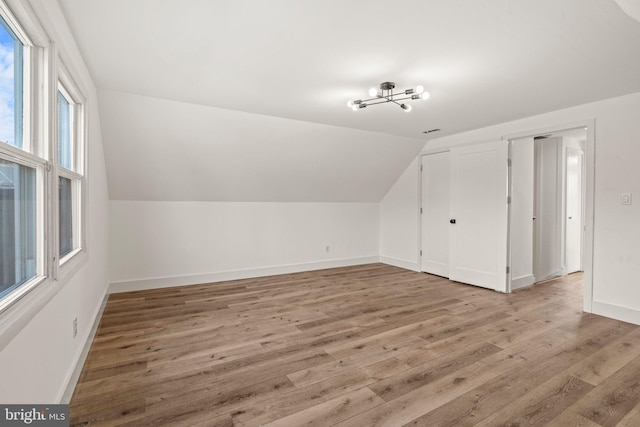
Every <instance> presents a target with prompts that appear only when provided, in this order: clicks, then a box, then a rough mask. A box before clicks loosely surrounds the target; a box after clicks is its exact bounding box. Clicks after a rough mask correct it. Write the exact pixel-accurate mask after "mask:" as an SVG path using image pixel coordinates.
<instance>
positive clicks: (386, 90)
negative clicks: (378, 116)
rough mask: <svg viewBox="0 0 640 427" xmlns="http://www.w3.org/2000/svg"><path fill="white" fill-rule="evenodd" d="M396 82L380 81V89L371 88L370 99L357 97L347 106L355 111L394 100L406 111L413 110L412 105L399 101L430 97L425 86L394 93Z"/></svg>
mask: <svg viewBox="0 0 640 427" xmlns="http://www.w3.org/2000/svg"><path fill="white" fill-rule="evenodd" d="M395 87H396V84H395V83H394V82H382V83H380V90H378V89H376V88H375V87H372V88H371V89H369V96H371V98H369V99H357V100H355V101H354V100H350V101H349V102H347V106H348V107H349V108H351V109H352V110H353V111H358V110H359V109H361V108H366V107H368V106H369V105H376V104H386V103H387V102H393V103H394V104H396V105H398V106H400V108H402V109H403V110H404V111H405V112H407V113H408V112H409V111H411V105H409V104H405V103H401V102H399V101H405V100H407V99H429V92H425V91H424V87H422V86H416V87H415V89H413V88H411V89H406V90H403V91H401V92H396V93H393V89H395Z"/></svg>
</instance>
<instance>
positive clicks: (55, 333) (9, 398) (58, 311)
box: [0, 0, 108, 404]
mask: <svg viewBox="0 0 640 427" xmlns="http://www.w3.org/2000/svg"><path fill="white" fill-rule="evenodd" d="M31 3H32V4H33V8H34V9H35V11H36V13H37V15H38V17H39V19H40V20H41V22H42V25H43V26H44V27H45V30H46V32H47V33H48V35H49V37H51V39H52V40H54V41H55V42H56V44H57V46H58V49H59V50H60V54H61V55H62V56H63V58H66V65H67V66H68V67H70V68H74V69H75V70H76V71H77V72H78V73H79V79H80V80H81V82H80V83H81V84H82V85H83V86H84V87H85V88H87V90H88V93H86V94H85V95H87V97H88V100H87V102H88V115H89V116H88V121H89V133H88V168H87V184H88V189H87V202H88V203H87V227H86V232H87V236H86V245H87V254H88V256H87V258H86V262H85V263H84V264H82V265H81V266H80V267H79V268H78V269H77V270H75V271H74V272H72V273H71V274H69V275H67V276H61V277H60V280H59V281H58V282H57V283H56V284H53V283H46V284H45V285H43V286H51V287H54V286H55V287H56V288H58V287H60V288H61V289H60V290H59V292H58V293H57V294H55V296H53V298H52V299H50V300H49V301H48V303H46V305H45V306H44V307H43V308H42V309H41V310H40V311H39V312H38V313H37V314H36V315H35V317H33V318H31V319H30V320H28V323H26V325H24V327H22V328H21V329H20V330H19V332H17V335H15V336H14V337H13V338H12V339H11V341H9V343H8V344H7V345H6V346H5V347H3V348H2V350H1V351H0V378H1V380H0V402H2V403H43V404H44V403H58V402H59V401H60V400H61V398H62V395H63V393H64V391H65V388H66V386H67V383H68V381H69V378H70V377H71V375H72V372H73V370H74V368H75V365H76V362H77V360H78V359H79V357H80V355H81V353H82V350H83V346H84V343H85V341H86V339H87V337H88V336H89V333H90V330H91V327H92V324H93V320H94V319H95V317H96V314H97V313H98V311H99V309H100V306H101V303H102V301H103V298H104V295H105V291H106V287H107V284H108V271H107V261H108V259H107V256H108V255H107V254H108V248H107V246H108V239H107V232H108V195H107V193H108V192H107V181H106V173H105V166H104V156H103V151H102V139H101V133H100V119H99V115H98V104H97V100H96V95H95V88H94V86H93V83H92V81H91V77H90V76H89V74H88V72H87V70H86V68H85V66H84V63H83V61H82V58H81V56H80V54H79V52H78V51H77V48H76V46H75V44H74V41H73V39H72V38H71V34H70V33H69V31H68V28H67V26H66V23H65V21H64V17H63V16H62V14H61V13H60V10H59V8H58V5H57V2H52V1H47V0H31ZM35 292H36V291H33V292H32V294H34V293H35ZM22 302H23V301H21V302H20V303H22ZM20 303H18V304H20ZM14 307H18V305H16V306H14ZM5 314H6V313H3V315H5ZM75 316H77V317H78V335H77V337H76V338H75V339H73V338H72V319H73V318H74V317H75ZM18 323H19V322H18ZM14 326H17V324H16V325H14ZM9 332H11V331H4V332H3V334H8V333H9ZM14 332H15V331H14ZM11 335H12V336H13V335H14V334H13V333H12V334H11ZM2 338H3V339H4V338H5V337H2Z"/></svg>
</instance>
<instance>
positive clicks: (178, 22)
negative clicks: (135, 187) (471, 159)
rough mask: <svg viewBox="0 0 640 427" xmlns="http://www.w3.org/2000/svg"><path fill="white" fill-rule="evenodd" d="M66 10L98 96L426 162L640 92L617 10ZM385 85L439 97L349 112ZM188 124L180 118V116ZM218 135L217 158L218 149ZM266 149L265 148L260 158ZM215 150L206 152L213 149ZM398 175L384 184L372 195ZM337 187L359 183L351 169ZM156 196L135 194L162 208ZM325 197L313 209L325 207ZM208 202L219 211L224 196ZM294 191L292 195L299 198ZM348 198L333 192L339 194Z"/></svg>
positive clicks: (420, 6) (261, 6) (144, 0)
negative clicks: (305, 130) (546, 118)
mask: <svg viewBox="0 0 640 427" xmlns="http://www.w3.org/2000/svg"><path fill="white" fill-rule="evenodd" d="M60 4H61V6H62V9H63V11H64V13H65V16H66V17H67V20H68V22H69V25H70V27H71V29H72V32H73V33H74V35H75V37H76V40H77V43H78V45H79V47H80V50H81V51H82V53H83V55H84V57H85V60H86V62H87V65H88V67H89V69H90V71H91V73H92V75H93V77H94V80H95V83H96V85H97V86H98V88H100V89H103V90H107V91H110V92H112V93H121V94H123V95H122V96H125V95H124V94H126V93H129V94H137V95H143V96H146V97H151V98H156V99H158V102H159V100H160V99H166V100H171V101H179V102H181V103H187V104H198V105H200V106H209V107H216V108H215V109H214V110H211V114H214V113H213V112H214V111H215V114H218V113H220V111H221V110H220V109H229V110H236V111H238V112H245V113H255V114H258V115H266V116H275V117H278V118H284V119H294V120H298V121H303V122H311V123H317V124H325V125H331V126H332V127H333V126H337V127H341V128H351V129H359V130H365V131H371V132H378V133H382V134H386V135H387V137H386V138H387V139H386V140H385V142H379V144H380V146H379V148H380V149H381V152H386V151H388V150H387V148H388V147H393V146H395V145H396V144H397V141H396V140H395V139H394V137H393V136H396V137H406V138H413V139H414V140H413V142H412V143H411V144H413V146H412V148H411V149H410V150H408V151H411V152H415V153H417V152H418V151H419V150H420V148H421V145H422V144H423V143H424V142H426V138H427V137H426V136H425V135H423V134H422V131H424V130H427V129H432V128H441V129H442V132H440V133H439V134H435V135H437V136H444V135H448V134H453V133H459V132H462V131H465V130H470V129H475V128H478V127H483V126H488V125H491V124H496V123H501V122H505V121H508V120H513V119H516V118H521V117H526V116H530V115H535V114H539V113H542V112H546V111H552V110H556V109H560V108H563V107H567V106H572V105H577V104H582V103H586V102H591V101H595V100H599V99H604V98H609V97H613V96H617V95H622V94H626V93H631V92H638V91H640V77H639V76H640V55H638V52H640V23H639V22H638V21H636V20H634V19H632V18H631V17H629V16H628V15H626V14H625V13H624V12H623V11H622V10H621V9H620V8H619V6H618V5H617V4H616V2H615V1H614V0H589V1H585V0H518V1H510V0H438V1H436V0H402V1H398V0H395V1H391V0H348V1H346V0H305V1H301V0H270V1H264V0H60ZM387 80H390V81H395V82H396V83H397V84H398V87H399V88H401V89H404V88H409V87H412V86H416V85H418V84H422V85H424V86H425V88H426V90H428V91H429V92H430V93H431V99H429V100H427V101H417V102H415V103H414V109H413V111H412V112H411V113H408V114H407V113H404V112H403V111H402V110H400V109H399V108H398V107H397V106H392V105H391V104H387V105H379V106H375V107H370V108H367V109H365V110H362V111H358V112H353V111H351V110H349V109H348V108H347V107H346V101H347V100H348V99H351V98H363V97H366V96H367V91H368V89H369V87H371V86H377V85H378V84H379V83H380V82H381V81H387ZM112 98H113V97H112ZM112 101H113V99H111V100H110V101H108V102H103V100H102V99H101V101H100V102H101V104H100V107H101V115H102V116H104V117H103V126H104V127H105V130H104V134H105V146H106V147H107V148H106V149H107V150H109V146H113V145H117V144H120V145H122V147H121V148H123V149H124V148H125V147H126V146H128V144H132V143H136V142H135V141H128V140H127V141H126V144H127V145H125V142H122V141H121V140H120V141H118V140H115V141H114V140H112V139H110V138H107V137H106V136H107V135H116V134H118V123H117V122H112V121H110V119H109V117H114V116H117V115H118V111H117V110H118V108H119V106H118V105H117V104H114V103H113V102H112ZM184 105H186V104H184ZM185 108H186V107H185ZM105 117H106V118H107V119H106V121H105ZM247 117H256V116H247ZM183 118H184V114H180V115H179V116H178V117H176V118H175V120H178V121H181V120H183ZM140 120H141V122H139V123H137V124H136V123H131V124H130V126H132V127H136V129H137V130H139V131H140V132H142V134H141V135H139V137H140V138H142V139H144V138H148V137H149V136H150V135H151V134H148V135H147V136H145V135H144V132H143V130H145V129H146V130H149V129H151V128H153V127H154V126H156V125H157V124H158V121H157V120H155V119H154V118H153V117H152V116H149V115H148V114H143V115H142V116H141V117H140ZM145 120H146V121H145ZM280 123H284V122H280ZM247 126H251V120H249V122H247ZM309 129H311V128H309ZM314 129H315V130H314V132H313V134H312V135H310V137H309V140H310V141H314V143H319V142H320V141H322V140H323V139H322V138H323V136H322V131H318V130H317V129H321V128H314ZM347 131H348V129H344V130H343V132H347ZM335 132H338V131H337V130H335ZM349 135H350V134H349V133H341V137H340V138H339V139H340V140H341V141H343V143H344V144H347V145H349V144H350V139H349ZM434 137H435V136H434ZM205 139H206V140H207V141H208V142H209V143H210V144H212V147H214V146H215V144H217V143H218V142H216V141H215V140H214V139H212V138H208V139H207V138H205ZM181 143H183V144H187V145H186V146H188V144H189V142H185V141H181ZM261 143H262V142H261V141H260V139H258V140H253V141H252V142H251V143H249V142H248V144H249V145H248V146H247V147H253V148H255V147H257V146H258V145H251V144H261ZM411 144H409V145H411ZM387 145H388V147H387ZM356 146H357V143H356V145H354V147H356ZM383 146H384V147H385V148H384V149H383V148H382V147H383ZM214 148H215V147H214ZM352 148H353V147H352ZM345 149H349V148H345ZM119 150H120V148H118V149H116V150H115V151H119ZM202 150H204V151H202V152H201V154H202V155H205V154H208V152H207V151H206V150H207V148H202ZM120 151H121V150H120ZM400 151H401V154H400V155H399V156H398V157H394V154H393V150H391V154H385V156H387V157H386V159H388V160H391V162H390V163H391V164H395V163H396V162H398V161H400V159H401V158H402V159H404V158H405V157H406V153H405V152H404V151H403V150H400ZM303 159H304V158H303V157H300V161H302V160H303ZM378 160H385V159H378ZM376 161H377V160H376ZM107 162H108V163H107V167H108V170H109V184H110V187H113V185H116V184H114V182H113V179H112V176H113V173H114V171H115V169H118V170H119V171H120V170H123V169H122V168H124V166H123V165H124V163H123V162H124V161H123V160H122V161H121V160H120V159H119V158H118V157H115V158H114V157H113V156H111V158H109V156H108V159H107ZM407 164H408V161H407ZM335 165H336V163H335V159H327V160H326V163H325V164H324V167H323V168H322V169H323V170H324V171H332V170H334V169H336V168H334V166H335ZM405 166H406V164H405ZM256 167H260V166H259V165H257V166H256ZM337 169H339V168H337ZM392 169H393V168H392ZM123 171H124V173H125V174H127V173H129V172H128V171H126V170H123ZM371 172H372V171H371ZM371 172H370V173H371ZM396 172H397V171H396V170H393V173H396ZM119 173H120V172H119ZM131 173H133V172H131ZM400 173H401V170H400V171H399V172H398V173H397V175H395V177H391V178H387V180H383V181H384V182H381V183H378V184H375V185H377V187H376V189H375V191H373V193H375V194H376V196H375V197H377V195H379V194H384V192H386V190H387V189H388V188H389V187H390V186H391V185H392V184H393V181H394V180H395V178H397V177H398V176H399V175H400ZM316 178H317V179H320V177H319V176H318V177H316ZM337 178H338V181H344V180H351V181H352V182H353V180H352V179H351V177H350V176H349V175H348V174H346V175H344V176H339V177H337ZM367 184H368V183H367V182H365V183H362V184H361V187H360V188H359V189H356V190H355V191H356V193H361V192H362V191H363V190H364V188H365V187H366V185H367ZM278 185H279V184H278ZM147 190H148V189H146V190H141V192H140V193H138V194H129V195H127V196H126V197H128V198H134V199H136V198H142V199H145V198H149V197H151V196H150V195H151V191H147ZM110 191H111V196H112V198H117V197H125V196H120V195H119V194H120V193H122V194H125V193H126V192H127V189H126V188H122V187H121V186H120V185H117V187H116V188H115V189H114V188H110ZM114 191H115V193H116V194H114ZM314 191H315V190H314V189H313V188H310V192H311V193H313V192H314ZM317 191H318V193H317V194H315V195H311V196H310V199H312V200H321V199H322V200H325V199H326V197H325V196H321V195H320V194H321V193H322V191H321V190H320V189H317ZM196 192H197V193H198V194H199V198H201V199H206V200H209V199H211V200H216V199H218V198H220V197H222V194H218V193H216V194H214V193H213V192H212V193H210V194H204V193H203V192H202V191H196ZM289 194H290V196H291V197H285V199H288V198H294V197H293V193H289ZM255 196H256V194H247V195H246V197H245V199H246V198H248V199H255V198H256V197H255ZM351 196H352V195H351V194H347V193H344V192H341V189H340V188H336V189H335V195H334V196H330V197H328V198H329V199H335V200H338V199H342V198H345V197H351ZM371 197H373V198H375V197H374V196H371ZM353 200H354V201H355V200H364V198H361V197H357V196H356V197H355V199H353ZM367 200H368V198H367Z"/></svg>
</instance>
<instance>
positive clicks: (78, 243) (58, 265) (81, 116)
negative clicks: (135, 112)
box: [50, 57, 87, 280]
mask: <svg viewBox="0 0 640 427" xmlns="http://www.w3.org/2000/svg"><path fill="white" fill-rule="evenodd" d="M55 82H56V84H55V85H52V93H55V96H53V95H52V99H54V100H55V102H51V108H52V110H54V111H52V113H53V116H54V119H53V120H52V123H54V124H55V126H53V127H52V128H55V129H52V130H51V131H52V134H53V139H54V140H55V141H54V143H52V144H51V149H50V152H51V155H52V158H53V161H52V164H53V165H54V166H53V178H52V181H53V186H54V190H53V192H52V194H54V195H55V197H53V200H54V206H55V207H54V212H53V217H54V223H53V224H52V227H53V228H55V232H54V233H53V234H54V236H55V238H54V239H52V240H54V241H55V242H53V243H54V248H53V253H54V254H56V255H55V257H54V259H53V261H54V269H53V277H54V279H55V280H58V276H59V274H62V273H65V271H66V270H69V269H71V268H72V267H71V266H72V265H74V264H75V262H74V260H75V259H77V258H79V255H81V254H84V253H85V252H86V238H85V234H86V233H85V230H86V226H85V224H86V209H85V205H86V203H85V198H86V196H85V188H86V179H85V170H86V166H87V165H86V162H87V159H86V155H85V153H86V137H85V135H86V134H87V130H86V125H87V123H86V111H85V110H86V97H85V96H84V94H83V93H82V91H81V90H80V89H79V86H78V84H77V83H76V82H75V79H74V78H73V77H72V76H71V74H70V73H69V71H68V69H67V68H66V66H65V64H64V63H63V61H62V59H61V58H59V57H58V61H57V67H56V73H55ZM58 92H60V93H61V94H62V96H63V97H64V98H65V99H66V100H67V102H68V103H69V105H70V114H69V116H70V122H71V123H70V125H71V129H70V131H71V132H70V143H71V147H70V148H71V169H68V168H65V167H63V166H61V165H60V164H59V159H58V153H59V147H58V144H59V141H58V102H57V100H58ZM60 178H66V179H69V180H71V187H72V214H71V215H72V230H73V231H72V238H73V249H72V250H71V252H69V253H67V254H66V255H64V256H60V255H61V254H60V244H59V243H60V230H59V215H60V206H59V187H58V182H59V179H60Z"/></svg>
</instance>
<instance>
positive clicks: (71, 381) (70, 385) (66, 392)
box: [58, 293, 109, 404]
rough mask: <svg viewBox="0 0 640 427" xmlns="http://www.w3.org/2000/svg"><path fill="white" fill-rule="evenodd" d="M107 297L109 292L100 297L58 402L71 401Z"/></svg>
mask: <svg viewBox="0 0 640 427" xmlns="http://www.w3.org/2000/svg"><path fill="white" fill-rule="evenodd" d="M108 299H109V294H108V293H107V294H105V296H104V298H103V299H102V303H101V304H100V307H98V311H97V312H96V314H95V316H94V317H93V325H91V329H90V330H89V334H88V335H87V337H86V338H85V340H84V344H83V346H82V350H81V351H80V354H79V356H78V357H77V358H76V363H75V366H74V368H73V369H72V370H71V371H70V373H69V376H68V377H67V380H66V386H65V387H64V389H63V392H62V395H61V396H59V398H58V402H59V403H63V404H68V403H69V402H70V401H71V397H72V396H73V391H74V390H75V388H76V385H77V384H78V380H79V379H80V374H81V373H82V368H83V367H84V362H85V361H86V360H87V356H88V355H89V350H90V349H91V344H92V343H93V339H94V338H95V336H96V332H97V331H98V325H99V324H100V319H101V318H102V313H103V312H104V308H105V306H106V305H107V300H108Z"/></svg>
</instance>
